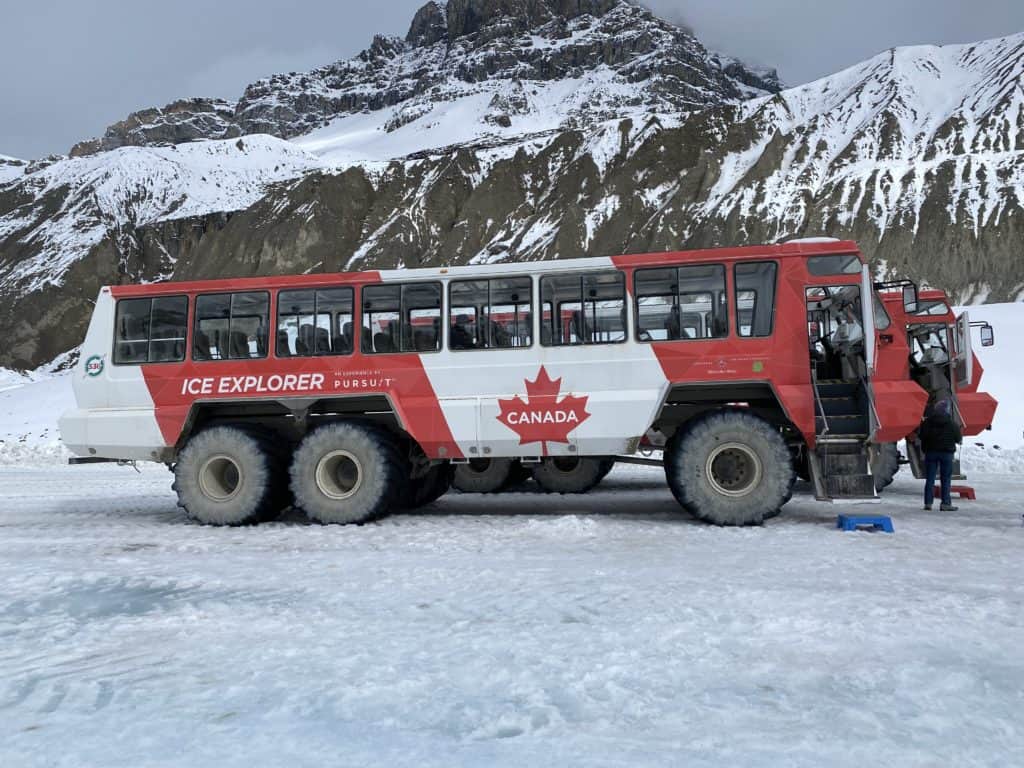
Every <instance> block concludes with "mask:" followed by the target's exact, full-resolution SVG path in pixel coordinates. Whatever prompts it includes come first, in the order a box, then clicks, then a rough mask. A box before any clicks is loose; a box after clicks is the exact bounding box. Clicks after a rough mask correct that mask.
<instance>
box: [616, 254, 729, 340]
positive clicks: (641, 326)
mask: <svg viewBox="0 0 1024 768" xmlns="http://www.w3.org/2000/svg"><path fill="white" fill-rule="evenodd" d="M634 285H635V288H636V297H637V298H636V310H637V311H636V317H637V338H638V339H639V340H640V341H677V340H681V339H720V338H723V337H725V336H727V335H728V333H729V322H728V319H727V314H726V304H725V267H724V266H722V265H721V264H701V265H694V266H687V267H670V268H665V269H638V270H637V271H636V277H635V281H634Z"/></svg>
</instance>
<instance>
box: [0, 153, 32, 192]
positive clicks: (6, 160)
mask: <svg viewBox="0 0 1024 768" xmlns="http://www.w3.org/2000/svg"><path fill="white" fill-rule="evenodd" d="M26 165H28V163H27V162H25V161H24V160H19V159H18V158H16V157H10V156H8V155H0V186H3V185H4V184H7V183H8V182H11V181H14V180H15V179H17V178H19V177H20V176H21V175H22V174H24V173H25V166H26Z"/></svg>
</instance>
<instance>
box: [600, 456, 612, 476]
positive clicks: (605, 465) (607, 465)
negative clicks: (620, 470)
mask: <svg viewBox="0 0 1024 768" xmlns="http://www.w3.org/2000/svg"><path fill="white" fill-rule="evenodd" d="M613 469H615V459H613V458H612V457H611V456H607V457H605V458H603V459H601V480H604V479H605V478H606V477H608V473H609V472H611V471H612V470H613Z"/></svg>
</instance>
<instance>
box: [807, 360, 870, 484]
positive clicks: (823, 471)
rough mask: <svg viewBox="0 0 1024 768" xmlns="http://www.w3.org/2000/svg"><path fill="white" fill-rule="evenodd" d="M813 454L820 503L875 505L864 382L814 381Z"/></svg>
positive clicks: (842, 380)
mask: <svg viewBox="0 0 1024 768" xmlns="http://www.w3.org/2000/svg"><path fill="white" fill-rule="evenodd" d="M814 408H815V411H814V412H815V419H814V422H815V433H816V436H817V440H816V446H815V450H814V451H813V452H812V454H811V456H810V460H811V477H812V479H813V481H814V493H815V496H816V497H817V498H818V499H819V500H821V501H835V502H843V501H850V502H854V501H856V502H864V501H877V499H878V495H877V494H876V493H875V479H874V477H872V475H871V465H870V461H869V457H868V444H867V441H868V435H869V434H870V433H871V402H870V397H869V395H868V391H867V384H866V382H864V380H863V379H850V380H847V379H818V378H817V377H816V376H815V378H814Z"/></svg>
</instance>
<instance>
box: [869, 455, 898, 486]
mask: <svg viewBox="0 0 1024 768" xmlns="http://www.w3.org/2000/svg"><path fill="white" fill-rule="evenodd" d="M899 471H900V451H899V448H898V447H897V446H896V443H883V444H882V445H878V446H875V450H874V451H873V452H872V456H871V474H872V475H873V476H874V478H875V490H876V491H880V490H882V489H883V488H888V487H889V486H890V485H892V481H893V480H894V479H895V478H896V473H897V472H899Z"/></svg>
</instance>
